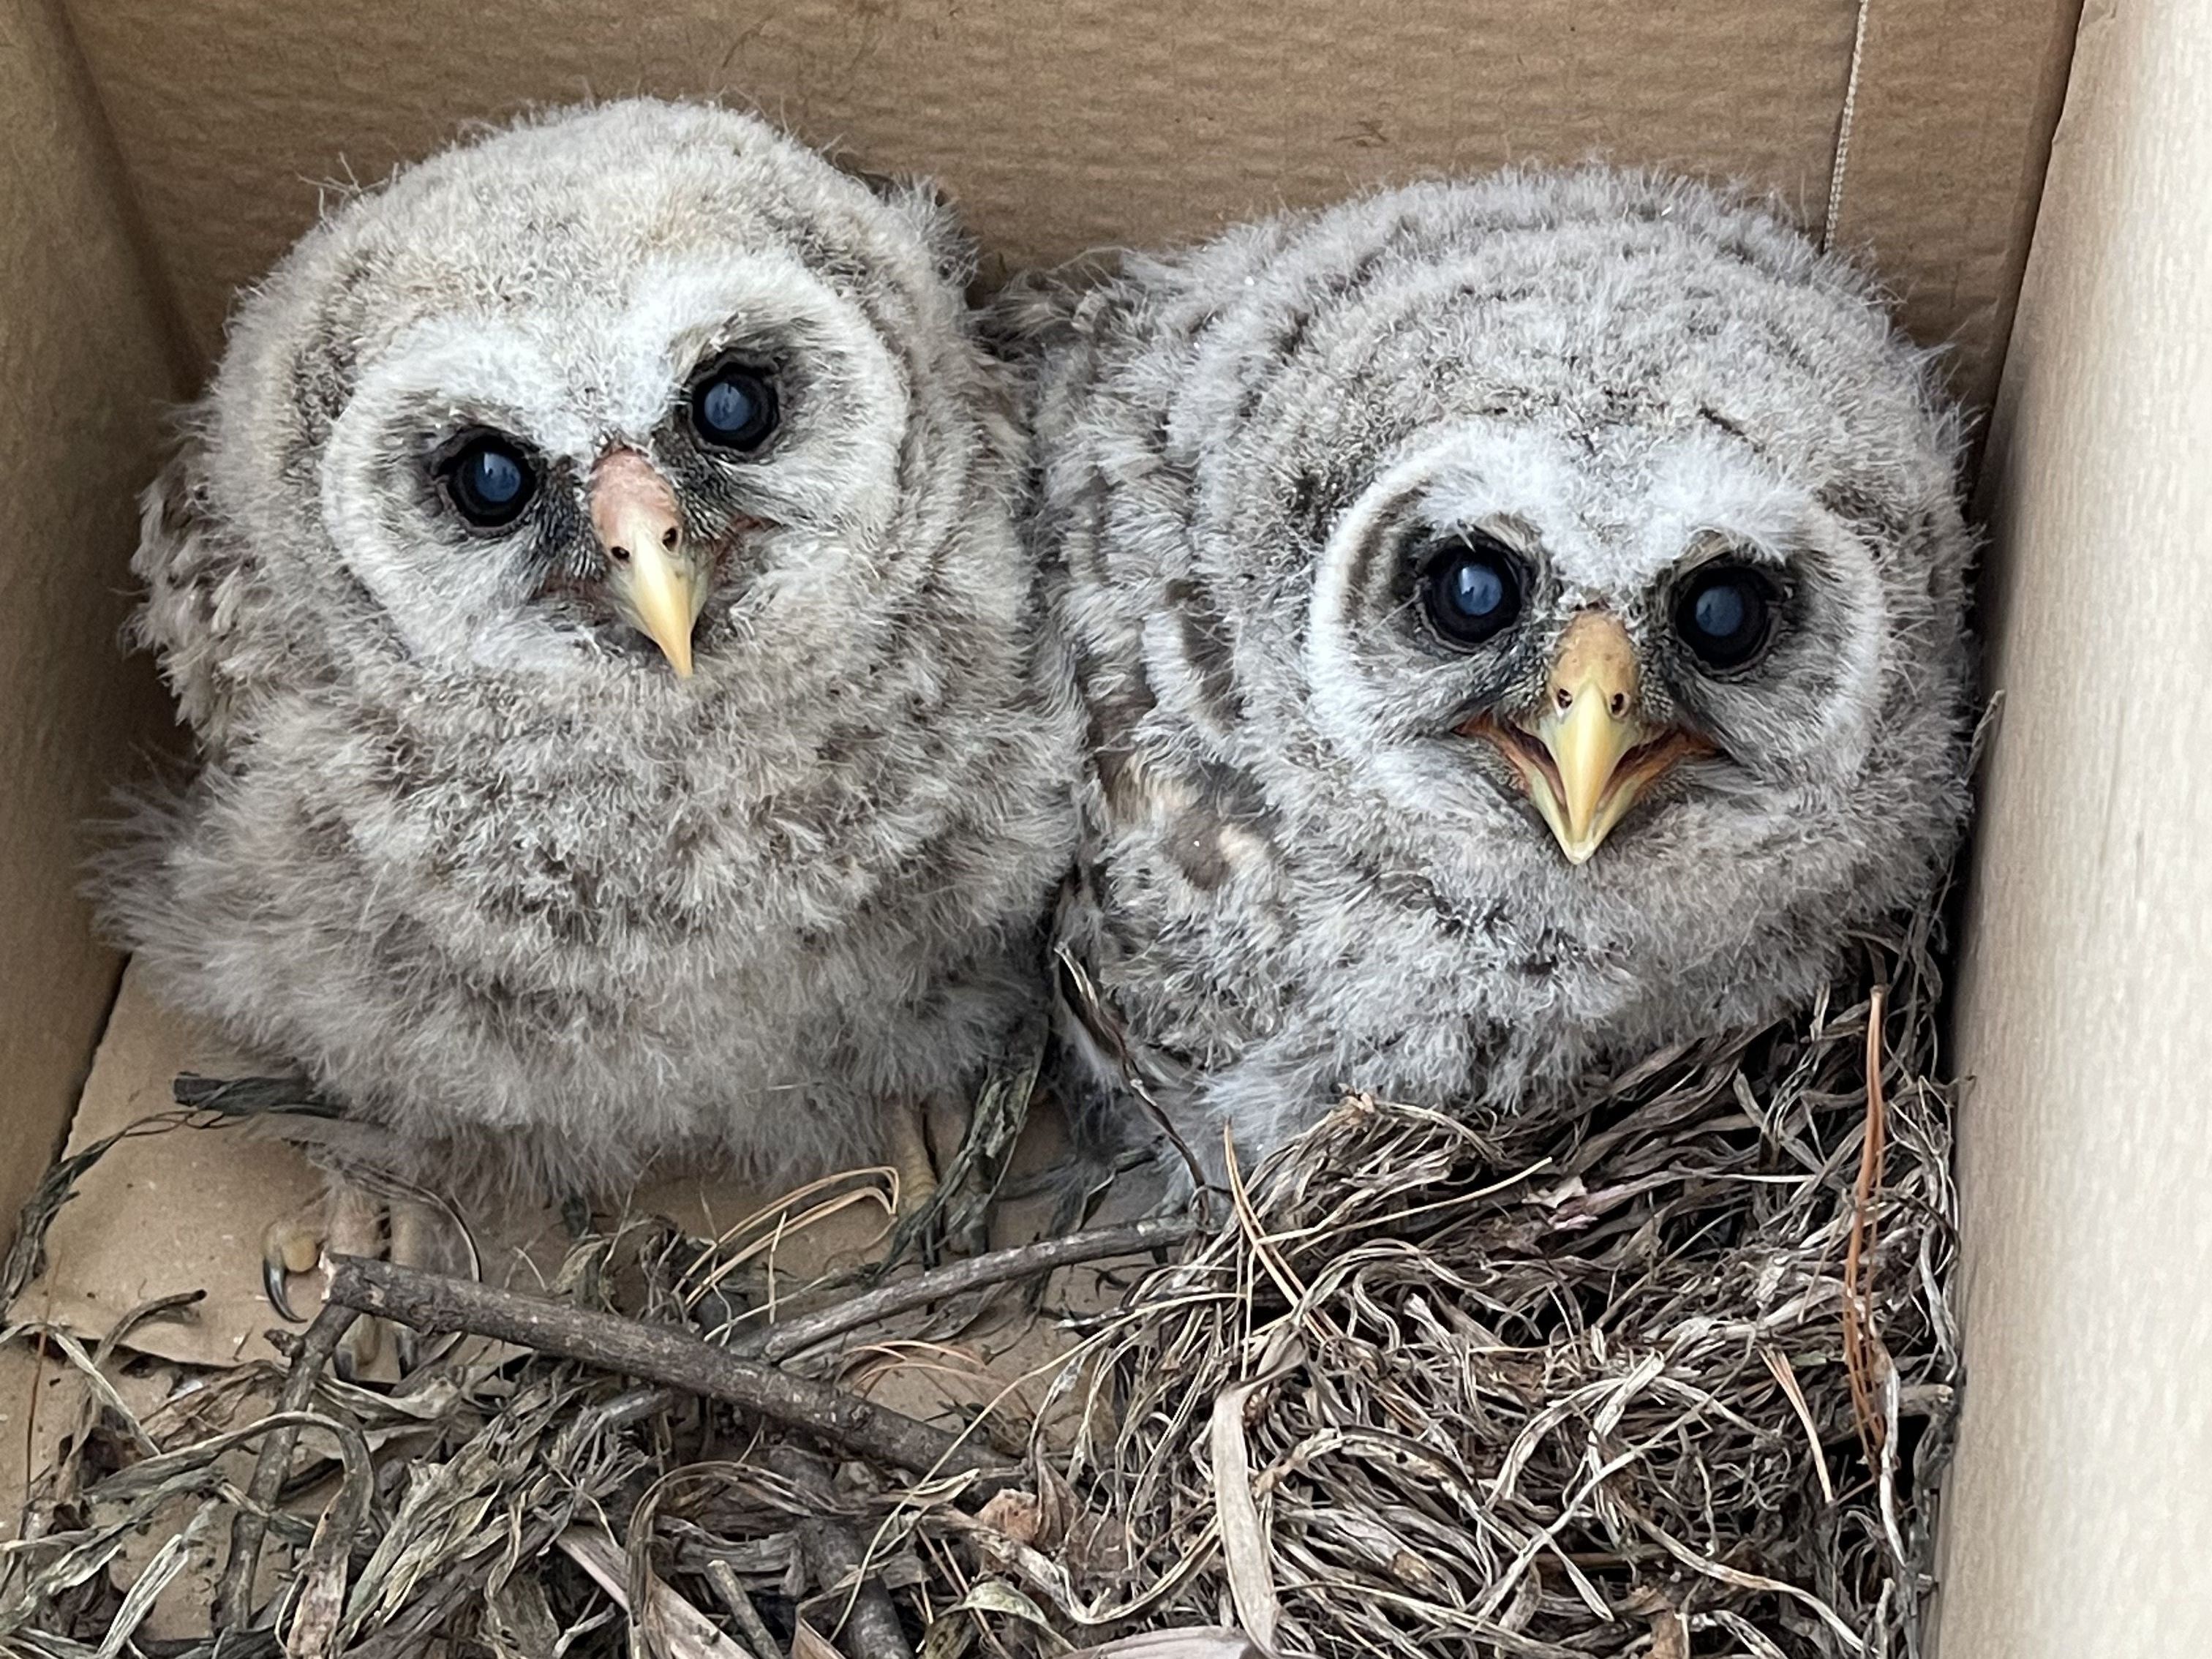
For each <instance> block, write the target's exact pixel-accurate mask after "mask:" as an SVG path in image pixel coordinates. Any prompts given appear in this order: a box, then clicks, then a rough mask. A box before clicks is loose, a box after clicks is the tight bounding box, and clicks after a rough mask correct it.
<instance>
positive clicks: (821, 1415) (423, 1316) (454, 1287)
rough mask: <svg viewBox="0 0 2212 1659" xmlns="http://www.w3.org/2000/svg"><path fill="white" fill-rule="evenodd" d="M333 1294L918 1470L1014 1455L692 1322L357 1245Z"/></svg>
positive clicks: (987, 1468) (337, 1299) (339, 1300)
mask: <svg viewBox="0 0 2212 1659" xmlns="http://www.w3.org/2000/svg"><path fill="white" fill-rule="evenodd" d="M330 1299H331V1301H332V1302H333V1303H336V1304H340V1305H342V1306H344V1307H348V1308H357V1309H359V1310H361V1311H362V1312H363V1313H372V1314H375V1315H377V1316H380V1317H382V1318H385V1319H392V1320H396V1321H398V1322H399V1323H401V1324H403V1325H407V1326H410V1327H412V1328H414V1329H416V1330H418V1331H423V1332H427V1333H431V1334H444V1333H446V1332H448V1331H466V1332H467V1333H469V1334H471V1335H472V1336H486V1337H490V1338H492V1339H493V1340H495V1341H500V1342H510V1343H513V1345H515V1346H517V1347H523V1348H531V1349H534V1350H536V1351H537V1352H539V1353H550V1354H557V1355H559V1356H561V1357H562V1358H565V1359H577V1360H581V1361H583V1362H584V1363H586V1364H592V1365H597V1366H599V1367H600V1368H602V1369H603V1370H611V1371H616V1372H619V1373H621V1374H622V1375H623V1376H635V1377H639V1378H641V1379H642V1380H644V1381H646V1382H648V1383H662V1384H665V1386H667V1387H669V1388H673V1389H683V1390H684V1391H685V1392H687V1393H690V1394H696V1395H707V1396H708V1398H710V1399H714V1400H720V1401H725V1402H726V1403H727V1404H730V1405H732V1406H735V1407H738V1409H739V1410H741V1411H744V1412H748V1413H751V1414H752V1415H753V1416H755V1417H763V1418H767V1419H769V1420H770V1421H772V1422H776V1423H781V1424H783V1425H786V1426H787V1427H790V1428H794V1429H799V1430H802V1431H805V1432H806V1433H808V1434H811V1435H812V1436H814V1437H816V1438H817V1439H818V1440H821V1441H823V1443H826V1444H829V1445H831V1446H835V1447H836V1448H838V1449H841V1450H842V1451H844V1452H846V1453H848V1454H849V1455H855V1456H860V1457H868V1458H874V1459H876V1460H878V1462H884V1463H889V1464H891V1465H893V1466H895V1467H896V1468H902V1469H910V1470H913V1471H914V1472H915V1473H916V1474H931V1473H933V1472H935V1471H939V1470H940V1469H942V1470H947V1471H950V1470H958V1469H975V1470H980V1471H981V1472H982V1473H984V1474H998V1475H1008V1476H1011V1475H1012V1474H1015V1470H1014V1469H1013V1468H1012V1465H1010V1464H1008V1463H1006V1462H1004V1461H1003V1460H1001V1459H1000V1458H997V1457H995V1456H994V1455H991V1454H990V1453H988V1452H985V1451H982V1450H980V1449H975V1448H973V1447H971V1446H969V1444H968V1443H966V1442H965V1441H964V1439H963V1437H959V1436H956V1435H952V1434H948V1433H947V1432H946V1431H944V1430H943V1429H940V1428H937V1427H935V1426H934V1425H931V1424H927V1423H923V1422H921V1421H919V1420H917V1419H914V1418H911V1417H908V1416H907V1415H906V1414H905V1413H902V1412H895V1411H891V1410H890V1409H888V1408H887V1407H882V1406H878V1405H877V1404H876V1403H875V1402H874V1401H870V1400H864V1399H862V1398H861V1397H860V1395H856V1394H853V1393H850V1392H848V1391H847V1390H845V1389H837V1388H832V1387H831V1386H829V1384H827V1383H817V1382H814V1381H812V1380H811V1379H809V1378H806V1377H802V1376H790V1375H788V1374H787V1373H785V1372H783V1371H780V1370H775V1369H773V1368H772V1367H770V1366H767V1365H763V1364H757V1363H755V1362H753V1361H751V1360H747V1359H740V1358H738V1357H737V1356H736V1355H734V1354H732V1353H730V1352H727V1351H726V1350H724V1349H721V1348H718V1347H716V1346H714V1344H713V1343H711V1342H706V1341H702V1340H701V1339H699V1338H698V1337H696V1336H694V1335H692V1334H690V1332H688V1331H684V1330H679V1329H677V1328H674V1327H671V1326H666V1325H648V1324H645V1323H642V1322H640V1321H637V1320H635V1319H623V1318H620V1317H618V1316H616V1315H614V1314H605V1313H596V1312H592V1311H591V1310H587V1309H583V1308H575V1307H571V1306H568V1304H565V1303H560V1302H549V1301H546V1300H544V1298H542V1297H532V1296H522V1295H519V1294H517V1293H516V1292H514V1291H501V1290H495V1289H493V1288H492V1287H491V1286H490V1285H477V1284H472V1283H471V1282H470V1281H468V1280H466V1279H449V1278H447V1277H446V1276H445V1275H444V1274H441V1273H418V1272H416V1271H415V1270H413V1269H411V1268H408V1267H396V1266H394V1265H393V1264H392V1263H391V1262H389V1261H368V1260H367V1259H365V1258H363V1257H361V1256H341V1257H339V1258H337V1273H336V1275H335V1277H334V1278H333V1279H331V1289H330Z"/></svg>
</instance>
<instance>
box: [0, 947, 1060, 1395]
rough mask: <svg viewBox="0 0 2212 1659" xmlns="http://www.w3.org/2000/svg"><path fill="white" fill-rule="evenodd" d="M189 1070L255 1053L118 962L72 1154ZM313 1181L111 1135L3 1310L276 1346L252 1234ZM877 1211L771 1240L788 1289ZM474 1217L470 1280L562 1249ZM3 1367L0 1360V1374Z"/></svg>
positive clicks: (1010, 1236)
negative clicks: (128, 1319) (157, 995)
mask: <svg viewBox="0 0 2212 1659" xmlns="http://www.w3.org/2000/svg"><path fill="white" fill-rule="evenodd" d="M186 1070H194V1071H199V1072H202V1073H204V1074H207V1075H211V1076H239V1075H250V1074H251V1073H252V1070H253V1067H252V1066H251V1065H250V1064H249V1063H247V1062H246V1061H245V1060H242V1059H241V1058H240V1056H239V1055H237V1054H234V1052H232V1051H231V1050H229V1049H228V1048H226V1047H225V1046H224V1045H223V1044H222V1043H221V1042H217V1041H215V1040H213V1039H211V1038H210V1036H208V1035H207V1034H206V1033H205V1032H204V1031H201V1030H197V1029H195V1028H194V1027H193V1026H191V1024H188V1023H186V1022H185V1021H182V1020H180V1019H179V1018H177V1017H176V1016H174V1015H173V1014H171V1013H169V1012H167V1010H165V1009H163V1008H162V1007H161V1005H160V1004H159V1003H157V1002H156V1001H155V1000H154V999H153V998H152V997H151V996H150V995H149V994H147V992H146V990H145V988H144V987H143V983H142V982H141V981H140V979H139V977H138V975H137V972H136V971H135V970H131V971H128V972H126V973H125V975H124V980H123V986H122V989H121V991H120V993H119V994H118V996H117V998H116V1003H115V1012H114V1015H113V1018H112V1019H111V1020H110V1021H109V1023H108V1028H107V1034H106V1037H105V1038H104V1039H103V1040H102V1042H101V1043H100V1052H99V1055H98V1057H97V1059H96V1060H94V1066H93V1072H92V1076H91V1079H90V1080H89V1081H88V1083H87V1084H86V1085H85V1091H84V1103H83V1107H82V1109H81V1110H80V1112H79V1113H78V1115H77V1120H76V1125H75V1127H73V1129H72V1130H71V1133H70V1148H69V1150H70V1152H80V1151H82V1150H83V1149H84V1148H86V1147H88V1146H90V1145H91V1144H93V1143H94V1141H97V1140H99V1139H103V1138H105V1137H106V1136H108V1135H112V1134H113V1133H116V1132H117V1131H118V1130H121V1129H124V1128H125V1127H129V1126H130V1125H131V1124H133V1123H136V1122H138V1121H142V1120H143V1119H147V1118H150V1117H155V1116H157V1115H161V1114H163V1113H165V1112H167V1111H168V1110H169V1109H170V1107H171V1093H170V1082H171V1079H173V1078H174V1077H175V1075H176V1074H177V1073H179V1071H186ZM1054 1138H1055V1137H1054V1126H1053V1125H1052V1124H1051V1123H1050V1122H1049V1121H1040V1122H1039V1123H1038V1125H1037V1126H1036V1130H1035V1131H1034V1132H1033V1133H1032V1134H1031V1136H1030V1140H1029V1142H1028V1143H1027V1144H1026V1145H1025V1146H1024V1151H1023V1155H1022V1156H1023V1160H1024V1163H1025V1164H1030V1165H1033V1164H1035V1162H1036V1161H1037V1160H1039V1159H1042V1158H1046V1157H1048V1156H1049V1155H1050V1153H1051V1151H1052V1148H1053V1145H1054ZM319 1190H320V1176H319V1175H318V1174H317V1173H316V1172H315V1171H314V1170H313V1169H312V1168H311V1167H310V1166H309V1165H308V1164H307V1161H306V1159H305V1158H303V1157H302V1156H301V1154H300V1153H299V1152H297V1151H295V1149H294V1148H292V1147H290V1146H286V1145H284V1144H283V1143H281V1142H279V1141H276V1140H272V1139H267V1138H264V1137H262V1136H258V1135H253V1134H249V1133H244V1132H242V1131H240V1129H238V1128H235V1127H218V1128H208V1129H196V1128H180V1129H174V1130H169V1131H165V1132H163V1133H158V1134H148V1135H143V1136H140V1137H136V1138H133V1139H127V1140H125V1141H122V1142H121V1143H120V1144H118V1145H117V1146H115V1147H113V1148H112V1150H111V1151H110V1152H107V1153H106V1156H105V1157H103V1158H101V1159H100V1162H99V1163H97V1164H94V1166H93V1167H92V1169H91V1170H90V1171H89V1172H88V1174H87V1175H86V1176H84V1177H83V1179H82V1181H80V1182H79V1183H78V1186H77V1188H76V1197H75V1198H73V1199H72V1200H70V1202H69V1204H68V1205H67V1206H64V1208H63V1210H62V1211H61V1212H60V1214H59V1215H58V1217H57V1218H56V1219H55V1221H54V1224H53V1226H52V1230H51V1231H49V1233H48V1234H47V1237H46V1245H47V1266H46V1272H45V1273H44V1274H43V1275H42V1276H41V1277H40V1279H39V1280H38V1281H36V1282H35V1283H33V1285H32V1286H31V1287H30V1288H29V1290H28V1291H26V1292H25V1293H24V1295H23V1297H21V1300H20V1301H19V1302H18V1303H17V1304H16V1305H15V1308H13V1309H12V1310H9V1316H11V1317H14V1318H22V1319H35V1320H42V1321H48V1322H52V1323H55V1324H58V1325H60V1326H62V1327H64V1328H67V1329H69V1330H70V1331H72V1332H74V1333H76V1334H81V1335H82V1336H83V1337H85V1338H86V1339H87V1340H98V1339H100V1337H103V1336H105V1335H106V1334H107V1333H108V1332H109V1331H110V1330H112V1329H113V1328H115V1326H116V1325H117V1323H118V1322H119V1321H121V1320H122V1319H123V1317H124V1316H125V1315H126V1314H128V1313H130V1312H131V1310H133V1309H136V1308H138V1307H140V1306H142V1305H143V1304H146V1303H148V1302H150V1301H152V1300H154V1299H155V1298H156V1297H165V1296H171V1295H174V1294H176V1293H178V1292H180V1291H192V1290H199V1291H204V1292H205V1293H206V1294H205V1299H204V1301H203V1302H201V1303H200V1304H198V1306H197V1308H196V1309H194V1310H192V1311H191V1315H190V1316H188V1317H180V1318H163V1319H159V1320H154V1321H149V1322H146V1323H144V1324H143V1325H140V1326H138V1327H137V1328H134V1329H133V1331H132V1332H131V1335H130V1337H129V1339H128V1340H127V1342H126V1344H125V1346H126V1348H127V1349H128V1350H129V1351H131V1352H138V1353H143V1354H149V1355H154V1356H156V1357H159V1358H164V1359H168V1360H173V1361H177V1362H180V1363H184V1364H195V1365H227V1364H232V1363H234V1362H236V1361H238V1360H240V1359H268V1358H275V1357H276V1355H275V1352H274V1350H273V1349H272V1348H271V1347H270V1345H269V1343H268V1342H267V1340H266V1337H265V1333H266V1332H267V1331H268V1330H269V1329H270V1327H271V1326H274V1325H276V1323H278V1321H277V1319H276V1316H275V1314H274V1312H273V1311H272V1310H270V1306H269V1304H267V1302H266V1301H265V1300H264V1298H263V1295H262V1290H261V1276H260V1275H261V1253H260V1252H261V1237H262V1232H263V1231H264V1228H266V1227H267V1226H268V1225H269V1224H270V1222H271V1221H275V1220H277V1219H280V1218H283V1217H285V1216H288V1215H290V1214H292V1213H294V1212H295V1211H297V1210H299V1209H300V1208H301V1206H303V1205H306V1204H307V1203H308V1202H309V1201H310V1200H313V1198H314V1197H315V1196H316V1194H318V1193H319ZM771 1196H772V1195H769V1194H761V1193H757V1192H753V1191H750V1190H747V1189H745V1188H742V1187H739V1186H738V1185H736V1184H735V1183H732V1182H726V1181H713V1180H701V1179H698V1178H696V1177H694V1178H690V1179H670V1180H665V1181H660V1182H654V1183H653V1184H652V1185H650V1186H647V1187H646V1188H643V1189H641V1191H640V1192H639V1193H637V1194H635V1197H634V1198H633V1199H632V1200H631V1205H632V1207H633V1209H634V1210H635V1212H636V1213H639V1214H649V1215H665V1216H667V1217H669V1218H671V1219H673V1220H674V1221H676V1222H677V1223H678V1225H680V1226H682V1227H684V1228H685V1229H686V1230H687V1231H690V1233H691V1234H692V1235H693V1236H695V1237H713V1236H716V1235H718V1234H720V1233H721V1232H723V1231H726V1230H727V1229H729V1228H731V1227H732V1226H733V1225H736V1224H738V1223H739V1222H741V1221H743V1220H744V1219H745V1218H748V1217H750V1216H752V1215H754V1214H756V1213H757V1212H760V1211H762V1210H763V1209H764V1208H766V1207H768V1206H769V1198H770V1197H771ZM883 1218H884V1212H883V1210H882V1209H881V1207H880V1206H873V1205H867V1204H861V1205H855V1206H853V1207H851V1208H850V1209H848V1210H847V1211H845V1212H842V1213H841V1214H838V1215H836V1216H834V1217H832V1218H829V1219H828V1220H826V1221H823V1222H821V1223H818V1224H817V1225H813V1226H811V1227H808V1228H806V1229H805V1230H804V1231H798V1232H794V1233H793V1234H791V1235H790V1236H789V1237H787V1238H786V1239H784V1240H783V1241H782V1242H781V1243H780V1244H779V1245H778V1247H777V1249H776V1253H775V1263H776V1267H777V1271H778V1282H779V1284H780V1285H784V1286H787V1287H788V1288H789V1289H790V1290H792V1291H796V1290H798V1289H799V1288H800V1287H802V1286H804V1285H805V1284H807V1283H808V1282H809V1281H810V1280H811V1279H813V1278H814V1277H815V1276H816V1275H817V1274H818V1273H821V1272H822V1271H823V1268H824V1267H828V1266H829V1265H831V1264H833V1263H841V1262H843V1263H849V1262H852V1261H859V1260H860V1259H861V1258H862V1257H863V1256H864V1255H866V1254H867V1253H868V1252H869V1251H870V1250H871V1249H872V1247H873V1246H874V1245H875V1244H876V1243H878V1240H879V1238H880V1237H881V1235H882V1231H883ZM1041 1220H1042V1214H1041V1212H1038V1211H1037V1210H1036V1209H1035V1208H1034V1207H1024V1206H1008V1207H1007V1208H1006V1210H1005V1211H1004V1212H1002V1214H1001V1215H1000V1218H998V1222H997V1226H998V1231H999V1237H998V1238H997V1240H996V1241H995V1242H997V1243H1019V1242H1021V1241H1022V1240H1024V1239H1025V1238H1029V1237H1036V1232H1037V1231H1038V1227H1039V1224H1040V1222H1041ZM471 1224H472V1225H473V1226H474V1227H475V1229H476V1231H477V1239H478V1243H479V1245H480V1248H481V1249H482V1251H483V1277H484V1278H485V1279H487V1280H488V1281H489V1282H491V1283H495V1284H502V1285H513V1286H514V1287H515V1288H518V1289H527V1288H530V1287H532V1286H533V1285H538V1284H541V1283H543V1282H544V1281H545V1280H546V1279H549V1278H550V1276H551V1275H552V1274H553V1273H554V1272H555V1271H556V1269H557V1268H558V1267H559V1265H560V1262H561V1260H562V1255H564V1254H565V1248H566V1247H565V1242H564V1238H563V1235H562V1231H561V1228H560V1225H559V1222H558V1219H557V1218H556V1216H555V1215H554V1214H553V1213H552V1212H550V1209H533V1210H527V1211H519V1212H512V1213H508V1214H504V1215H494V1216H483V1215H476V1216H471ZM1096 1281H1097V1275H1096V1274H1094V1273H1090V1272H1089V1271H1088V1270H1074V1271H1071V1272H1069V1273H1064V1274H1063V1275H1061V1278H1060V1281H1059V1283H1058V1285H1057V1286H1056V1295H1057V1297H1059V1299H1060V1301H1061V1302H1063V1303H1067V1302H1074V1303H1078V1304H1085V1305H1095V1304H1096V1302H1097V1290H1096ZM295 1289H297V1290H298V1291H299V1292H300V1295H299V1301H300V1303H301V1309H302V1310H303V1311H304V1310H306V1309H307V1308H310V1307H312V1305H313V1295H314V1287H313V1282H312V1280H305V1281H301V1282H299V1283H298V1284H297V1285H295ZM1060 1346H1061V1344H1060V1341H1059V1340H1057V1338H1056V1336H1055V1334H1054V1331H1053V1330H1052V1329H1051V1328H1049V1327H1048V1326H1046V1327H1036V1328H1017V1327H1012V1326H1010V1327H1008V1328H1004V1329H1000V1330H995V1331H990V1330H987V1331H984V1332H981V1333H975V1334H971V1340H965V1341H963V1343H962V1344H960V1345H957V1346H947V1347H945V1348H943V1349H941V1350H937V1351H933V1352H927V1353H912V1354H900V1353H886V1354H884V1355H882V1356H880V1357H879V1363H875V1364H870V1365H869V1366H868V1367H867V1368H866V1370H867V1375H868V1376H869V1389H870V1391H871V1392H872V1393H874V1394H876V1395H878V1397H880V1398H884V1399H886V1400H891V1401H897V1402H899V1403H901V1404H902V1406H903V1407H905V1408H906V1409H908V1410H919V1411H923V1412H927V1411H930V1410H933V1409H935V1407H936V1406H937V1405H938V1404H939V1403H941V1402H942V1401H944V1400H945V1399H950V1398H957V1399H961V1400H964V1401H981V1400H987V1399H988V1398H990V1397H991V1396H992V1395H994V1394H995V1393H996V1392H997V1391H998V1390H999V1389H1000V1388H1002V1387H1004V1386H1005V1385H1006V1384H1007V1383H1011V1382H1012V1381H1013V1380H1014V1379H1015V1378H1017V1377H1018V1376H1021V1375H1022V1374H1023V1373H1024V1371H1026V1370H1030V1368H1032V1367H1035V1366H1037V1365H1041V1364H1045V1363H1046V1362H1047V1361H1048V1359H1049V1358H1051V1357H1052V1356H1053V1355H1054V1353H1056V1352H1058V1351H1059V1350H1060ZM0 1352H6V1351H5V1350H0ZM8 1382H9V1376H8V1375H7V1374H4V1373H0V1385H4V1384H6V1383H8Z"/></svg>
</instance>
